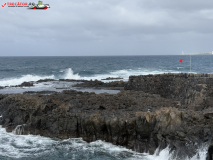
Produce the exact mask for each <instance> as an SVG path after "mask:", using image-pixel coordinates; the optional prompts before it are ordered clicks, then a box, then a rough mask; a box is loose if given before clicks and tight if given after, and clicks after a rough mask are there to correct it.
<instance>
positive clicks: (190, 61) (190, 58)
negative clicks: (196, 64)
mask: <svg viewBox="0 0 213 160" xmlns="http://www.w3.org/2000/svg"><path fill="white" fill-rule="evenodd" d="M191 69H192V62H191V54H190V73H191Z"/></svg>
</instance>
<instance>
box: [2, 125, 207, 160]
mask: <svg viewBox="0 0 213 160" xmlns="http://www.w3.org/2000/svg"><path fill="white" fill-rule="evenodd" d="M0 144H1V145H0V159H47V160H50V159H64V160H65V159H74V160H80V159H81V160H87V159H103V160H118V159H123V160H138V159H140V160H179V159H178V158H175V157H174V156H173V154H172V153H170V150H169V147H167V148H165V149H164V150H162V151H160V152H159V151H158V150H156V152H155V154H154V155H149V154H148V153H137V152H135V151H132V150H129V149H126V148H124V147H121V146H115V145H113V144H111V143H107V142H103V141H100V140H98V141H95V142H91V143H87V142H85V141H83V140H82V139H81V138H73V139H67V140H59V139H51V138H46V137H42V136H35V135H15V134H13V133H7V132H6V131H5V129H4V128H2V127H1V126H0ZM206 151H207V148H206V147H201V148H200V149H199V150H198V152H197V154H196V155H194V156H193V157H192V158H186V159H184V160H206ZM157 153H159V154H157ZM182 160H183V159H182Z"/></svg>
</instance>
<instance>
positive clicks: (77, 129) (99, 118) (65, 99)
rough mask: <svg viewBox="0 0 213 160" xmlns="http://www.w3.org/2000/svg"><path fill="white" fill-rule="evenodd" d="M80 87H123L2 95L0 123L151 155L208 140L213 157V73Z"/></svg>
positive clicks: (187, 152) (184, 152)
mask: <svg viewBox="0 0 213 160" xmlns="http://www.w3.org/2000/svg"><path fill="white" fill-rule="evenodd" d="M41 81H42V80H41ZM61 81H63V80H61ZM64 81H66V80H64ZM76 87H96V88H102V87H104V88H106V87H108V88H113V87H114V88H115V89H116V88H117V89H119V90H121V91H120V92H119V93H117V94H108V93H101V94H95V93H94V92H90V93H89V92H79V91H75V90H64V91H63V92H61V93H58V92H53V93H51V94H49V95H44V94H40V93H37V94H33V95H32V94H30V93H25V94H2V95H0V114H1V115H2V117H1V120H0V124H1V125H2V126H3V127H5V128H6V130H7V131H8V132H11V131H14V132H15V133H17V134H34V135H42V136H47V137H57V138H61V139H67V138H77V137H82V138H83V139H84V140H85V141H87V142H92V141H95V140H104V141H106V142H111V143H113V144H116V145H121V146H125V147H127V148H129V149H132V150H135V151H137V152H149V153H150V154H153V153H154V151H155V150H156V149H157V148H160V149H163V148H165V147H167V146H170V148H171V151H174V152H175V154H176V155H177V156H178V157H179V158H180V159H183V158H184V157H185V156H192V155H195V154H196V151H197V149H198V148H199V147H200V145H206V146H207V147H208V156H207V159H210V160H211V159H212V153H213V151H212V150H213V141H212V130H213V75H210V74H183V73H182V74H162V75H144V76H130V77H129V81H128V82H123V81H116V82H109V83H104V82H101V81H84V82H82V83H79V84H76Z"/></svg>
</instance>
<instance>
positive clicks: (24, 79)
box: [0, 74, 55, 86]
mask: <svg viewBox="0 0 213 160" xmlns="http://www.w3.org/2000/svg"><path fill="white" fill-rule="evenodd" d="M47 78H48V79H54V78H55V76H54V75H50V76H37V75H30V74H28V75H23V76H22V77H20V78H10V79H2V80H0V86H11V85H19V84H21V83H23V82H30V81H37V80H40V79H47Z"/></svg>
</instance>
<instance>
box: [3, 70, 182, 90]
mask: <svg viewBox="0 0 213 160" xmlns="http://www.w3.org/2000/svg"><path fill="white" fill-rule="evenodd" d="M59 72H60V73H62V74H61V75H59V76H58V75H54V74H57V73H56V72H52V73H53V74H52V75H46V76H39V75H31V74H28V75H23V76H21V77H19V78H17V77H16V78H9V79H2V80H0V86H11V85H19V84H21V83H23V82H29V81H37V80H40V79H56V80H57V79H77V80H79V79H84V80H90V79H92V80H95V79H97V80H101V79H105V78H107V77H113V78H116V77H121V78H123V80H124V81H127V80H128V79H129V76H131V75H148V74H163V73H179V72H178V71H174V70H160V69H159V70H154V69H143V68H138V69H123V70H116V71H110V72H109V73H108V74H94V75H91V76H88V75H87V76H84V75H79V74H78V73H74V72H73V70H72V68H67V69H64V70H60V71H59Z"/></svg>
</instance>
